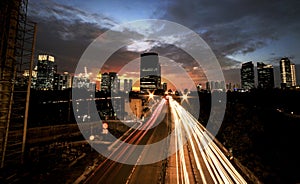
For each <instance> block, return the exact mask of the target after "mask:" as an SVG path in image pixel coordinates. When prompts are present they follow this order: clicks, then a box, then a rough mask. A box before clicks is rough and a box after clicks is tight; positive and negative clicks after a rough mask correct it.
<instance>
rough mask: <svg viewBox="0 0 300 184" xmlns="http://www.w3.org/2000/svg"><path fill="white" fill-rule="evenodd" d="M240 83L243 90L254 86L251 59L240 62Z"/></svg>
mask: <svg viewBox="0 0 300 184" xmlns="http://www.w3.org/2000/svg"><path fill="white" fill-rule="evenodd" d="M241 85H242V89H245V90H250V89H253V88H255V82H254V65H253V63H252V61H249V62H247V63H243V64H242V68H241Z"/></svg>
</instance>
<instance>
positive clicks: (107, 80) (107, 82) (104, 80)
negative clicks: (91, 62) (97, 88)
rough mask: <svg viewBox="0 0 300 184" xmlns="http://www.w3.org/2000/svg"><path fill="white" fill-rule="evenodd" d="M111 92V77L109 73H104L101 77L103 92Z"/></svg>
mask: <svg viewBox="0 0 300 184" xmlns="http://www.w3.org/2000/svg"><path fill="white" fill-rule="evenodd" d="M109 90H110V77H109V75H108V73H106V72H105V73H103V74H102V75H101V91H109Z"/></svg>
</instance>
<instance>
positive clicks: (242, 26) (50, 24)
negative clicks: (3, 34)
mask: <svg viewBox="0 0 300 184" xmlns="http://www.w3.org/2000/svg"><path fill="white" fill-rule="evenodd" d="M28 18H29V19H30V20H32V21H34V22H36V23H37V27H38V28H37V30H38V31H37V43H36V54H38V53H49V54H52V55H54V56H55V58H56V62H57V65H58V71H59V72H63V71H69V72H70V73H72V72H74V71H75V68H76V66H77V63H78V61H79V60H80V58H81V56H82V54H83V53H84V52H85V50H86V49H87V48H88V46H89V45H90V44H91V43H92V42H93V41H94V40H95V39H96V38H98V37H99V36H100V35H101V34H102V33H105V32H106V31H108V30H111V29H113V28H114V27H115V26H118V25H122V24H124V23H127V22H130V21H137V20H143V19H158V20H167V21H172V22H175V23H177V24H180V25H183V26H185V27H187V28H188V29H190V30H192V31H194V32H196V33H197V34H198V35H199V36H200V37H201V38H202V39H203V40H204V41H205V42H206V43H207V45H208V46H209V47H210V48H211V50H212V51H213V53H214V55H215V56H216V58H217V59H218V61H219V63H220V66H221V67H222V70H223V73H224V77H225V80H226V82H227V83H229V82H232V83H239V82H240V76H239V69H240V67H241V64H242V63H243V62H248V61H253V62H254V63H256V62H265V63H267V64H272V65H273V66H274V67H278V66H279V60H280V58H282V57H289V58H290V59H291V61H292V62H294V63H295V64H298V65H300V52H299V50H300V31H299V30H300V21H299V20H300V1H298V0H289V1H282V0H272V1H271V0H215V1H212V0H186V1H182V0H168V1H165V0H151V1H147V0H145V1H139V0H133V1H130V2H128V1H122V0H116V1H108V0H89V1H82V0H29V4H28ZM115 31H120V30H115ZM121 31H122V30H121ZM131 31H132V30H131ZM134 31H136V32H137V34H138V35H145V34H147V33H145V32H143V29H136V30H134ZM182 37H184V35H183V36H182ZM182 37H179V38H176V39H177V40H175V41H174V42H179V41H180V39H183V38H182ZM173 38H174V37H173ZM169 39H171V37H170V38H169ZM174 42H170V40H164V39H162V40H161V42H159V43H158V42H143V41H141V40H139V39H136V40H132V44H131V45H128V46H126V47H124V48H122V49H121V50H119V51H117V52H116V53H115V54H114V56H112V57H111V58H110V61H108V62H107V63H108V64H107V65H109V66H110V67H108V66H107V65H105V66H104V67H103V68H102V69H101V70H122V66H125V65H126V64H128V63H129V62H130V61H132V60H134V59H136V58H137V57H138V56H139V53H141V52H144V51H148V50H153V51H158V52H160V53H162V55H163V56H164V57H168V58H170V61H175V63H176V62H177V63H178V67H182V68H184V69H185V70H186V71H187V73H189V74H190V75H191V76H192V77H191V78H192V79H193V80H194V81H195V83H202V82H203V80H205V77H203V74H197V72H198V70H197V69H199V67H198V66H195V65H194V64H192V63H193V61H192V59H191V58H188V57H187V55H186V54H185V53H184V52H182V51H180V50H178V49H177V48H175V47H174V45H172V43H174ZM169 63H174V62H169ZM118 66H119V68H118ZM120 66H121V67H120ZM167 69H168V67H165V71H166V70H167ZM90 70H91V71H92V72H94V73H96V72H97V71H96V70H95V69H90ZM299 70H300V68H299ZM166 72H167V71H166ZM275 72H277V73H275V78H276V80H277V81H275V83H276V84H277V85H278V84H279V81H278V79H279V78H278V70H275ZM132 73H135V74H136V72H133V71H132ZM198 73H200V72H198ZM299 74H300V71H298V72H297V77H298V76H299ZM298 81H300V76H299V77H298ZM298 83H299V82H298Z"/></svg>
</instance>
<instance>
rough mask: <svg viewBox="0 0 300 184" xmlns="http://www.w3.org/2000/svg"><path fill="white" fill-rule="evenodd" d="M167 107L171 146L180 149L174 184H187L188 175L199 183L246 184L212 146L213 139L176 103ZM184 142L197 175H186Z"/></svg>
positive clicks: (220, 152) (213, 145) (221, 153)
mask: <svg viewBox="0 0 300 184" xmlns="http://www.w3.org/2000/svg"><path fill="white" fill-rule="evenodd" d="M169 104H170V107H171V112H172V115H173V117H174V120H175V121H174V123H175V130H174V131H175V136H176V137H175V144H176V145H175V146H176V147H180V148H182V149H180V150H179V155H178V153H176V165H177V167H178V170H177V177H178V178H177V183H190V182H191V181H190V180H189V176H188V174H198V175H199V176H200V178H201V180H202V183H209V181H212V182H213V183H226V184H227V183H238V184H246V183H247V182H246V181H245V180H244V178H243V177H242V176H241V175H240V173H239V172H238V171H237V170H236V169H235V168H234V166H233V165H232V164H231V163H230V161H229V160H228V158H227V157H226V156H225V155H224V153H223V152H222V151H221V150H220V148H219V147H218V146H217V145H216V143H215V142H214V141H213V139H214V137H213V136H212V135H211V134H210V133H209V132H208V131H207V130H206V129H205V127H204V126H203V125H201V124H200V123H199V122H198V121H197V119H195V118H194V117H193V115H191V114H190V113H189V112H188V111H187V110H185V109H184V108H183V107H182V106H181V105H180V104H179V103H178V102H177V101H175V100H173V99H172V98H169ZM185 139H187V140H188V141H189V142H188V146H190V147H191V152H190V153H189V154H192V155H191V156H192V157H193V158H194V159H195V163H196V168H197V171H198V173H188V172H187V166H186V162H187V161H188V159H189V158H187V157H185V155H184V149H183V146H184V145H183V144H184V143H185V142H186V141H184V140H185ZM201 161H202V162H201ZM205 171H206V172H205ZM194 172H195V171H194ZM207 173H209V174H207ZM180 181H181V182H180Z"/></svg>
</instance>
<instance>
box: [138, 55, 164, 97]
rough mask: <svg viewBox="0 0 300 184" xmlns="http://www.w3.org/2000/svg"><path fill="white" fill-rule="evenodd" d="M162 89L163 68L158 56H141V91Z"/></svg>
mask: <svg viewBox="0 0 300 184" xmlns="http://www.w3.org/2000/svg"><path fill="white" fill-rule="evenodd" d="M160 88H161V68H160V65H159V62H158V54H157V53H153V52H148V53H143V54H141V67H140V91H141V92H147V91H154V90H156V89H160Z"/></svg>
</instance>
